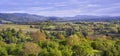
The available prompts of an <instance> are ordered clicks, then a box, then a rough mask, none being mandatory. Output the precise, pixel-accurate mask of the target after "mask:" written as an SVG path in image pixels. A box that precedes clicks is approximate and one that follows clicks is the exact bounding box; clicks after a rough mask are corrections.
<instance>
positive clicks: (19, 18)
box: [0, 13, 120, 23]
mask: <svg viewBox="0 0 120 56" xmlns="http://www.w3.org/2000/svg"><path fill="white" fill-rule="evenodd" d="M113 20H120V16H92V15H77V16H74V17H46V16H40V15H34V14H27V13H0V22H1V23H2V22H16V23H22V22H39V21H88V22H99V21H113Z"/></svg>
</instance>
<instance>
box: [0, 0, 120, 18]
mask: <svg viewBox="0 0 120 56" xmlns="http://www.w3.org/2000/svg"><path fill="white" fill-rule="evenodd" d="M0 7H1V8H0V13H28V14H36V15H45V16H57V17H66V16H69V17H72V16H76V15H95V16H102V15H109V16H120V11H119V10H120V0H1V1H0Z"/></svg>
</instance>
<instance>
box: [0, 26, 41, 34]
mask: <svg viewBox="0 0 120 56" xmlns="http://www.w3.org/2000/svg"><path fill="white" fill-rule="evenodd" d="M6 28H14V29H15V30H20V29H21V30H22V31H24V32H33V31H38V30H39V29H35V28H30V25H17V24H0V30H2V29H6Z"/></svg>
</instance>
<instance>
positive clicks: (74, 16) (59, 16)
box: [0, 12, 119, 17]
mask: <svg viewBox="0 0 120 56" xmlns="http://www.w3.org/2000/svg"><path fill="white" fill-rule="evenodd" d="M0 13H1V12H0ZM2 13H3V12H2ZM4 13H5V14H29V15H37V16H45V17H76V16H98V17H99V16H110V17H114V16H117V15H73V16H47V15H39V14H32V13H17V12H16V13H7V12H4ZM118 16H119V15H118Z"/></svg>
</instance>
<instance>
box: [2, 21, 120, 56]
mask: <svg viewBox="0 0 120 56" xmlns="http://www.w3.org/2000/svg"><path fill="white" fill-rule="evenodd" d="M26 25H29V27H30V28H34V29H39V30H38V31H34V32H31V31H27V32H25V31H24V30H22V29H19V30H16V29H14V28H6V29H2V30H1V31H0V56H120V22H119V21H116V22H36V23H26Z"/></svg>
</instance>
